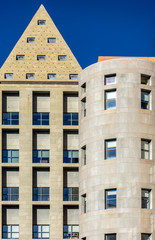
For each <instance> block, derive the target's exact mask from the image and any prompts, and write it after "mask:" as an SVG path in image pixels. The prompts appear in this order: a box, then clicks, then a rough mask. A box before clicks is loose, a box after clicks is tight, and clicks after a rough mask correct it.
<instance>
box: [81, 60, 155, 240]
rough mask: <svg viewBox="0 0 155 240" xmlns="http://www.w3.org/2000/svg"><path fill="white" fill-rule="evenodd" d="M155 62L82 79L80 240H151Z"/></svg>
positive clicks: (88, 73) (91, 70)
mask: <svg viewBox="0 0 155 240" xmlns="http://www.w3.org/2000/svg"><path fill="white" fill-rule="evenodd" d="M154 61H155V58H120V57H99V62H98V63H95V64H93V65H91V66H89V67H87V68H86V69H84V70H83V71H82V72H81V73H80V80H79V98H80V99H79V101H80V102H81V103H80V116H79V119H80V123H79V124H80V125H79V126H80V128H79V142H80V156H81V160H80V169H79V179H80V186H79V194H80V202H81V208H80V213H81V214H80V239H83V240H86V238H87V239H88V240H89V239H91V240H98V239H103V240H116V239H117V240H124V239H125V240H150V239H151V240H154V239H155V226H154V218H155V171H154V164H155V101H154V99H155V63H154Z"/></svg>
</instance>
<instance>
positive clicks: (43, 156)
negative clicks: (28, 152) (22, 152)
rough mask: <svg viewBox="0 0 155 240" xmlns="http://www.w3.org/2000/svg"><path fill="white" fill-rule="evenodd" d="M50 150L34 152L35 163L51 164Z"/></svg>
mask: <svg viewBox="0 0 155 240" xmlns="http://www.w3.org/2000/svg"><path fill="white" fill-rule="evenodd" d="M49 153H50V151H49V150H33V163H49Z"/></svg>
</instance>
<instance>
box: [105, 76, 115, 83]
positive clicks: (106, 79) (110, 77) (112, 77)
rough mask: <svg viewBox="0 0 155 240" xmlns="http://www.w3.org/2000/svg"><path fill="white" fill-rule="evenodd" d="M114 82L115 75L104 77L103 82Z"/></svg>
mask: <svg viewBox="0 0 155 240" xmlns="http://www.w3.org/2000/svg"><path fill="white" fill-rule="evenodd" d="M114 83H116V76H106V77H105V84H106V85H109V84H114Z"/></svg>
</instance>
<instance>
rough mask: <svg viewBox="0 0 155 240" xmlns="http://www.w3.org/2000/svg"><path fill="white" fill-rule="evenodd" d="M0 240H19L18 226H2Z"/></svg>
mask: <svg viewBox="0 0 155 240" xmlns="http://www.w3.org/2000/svg"><path fill="white" fill-rule="evenodd" d="M2 238H5V239H10V238H11V239H18V238H19V225H3V234H2Z"/></svg>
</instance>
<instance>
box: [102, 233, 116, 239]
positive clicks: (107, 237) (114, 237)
mask: <svg viewBox="0 0 155 240" xmlns="http://www.w3.org/2000/svg"><path fill="white" fill-rule="evenodd" d="M105 240H116V234H115V233H113V234H106V235H105Z"/></svg>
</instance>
